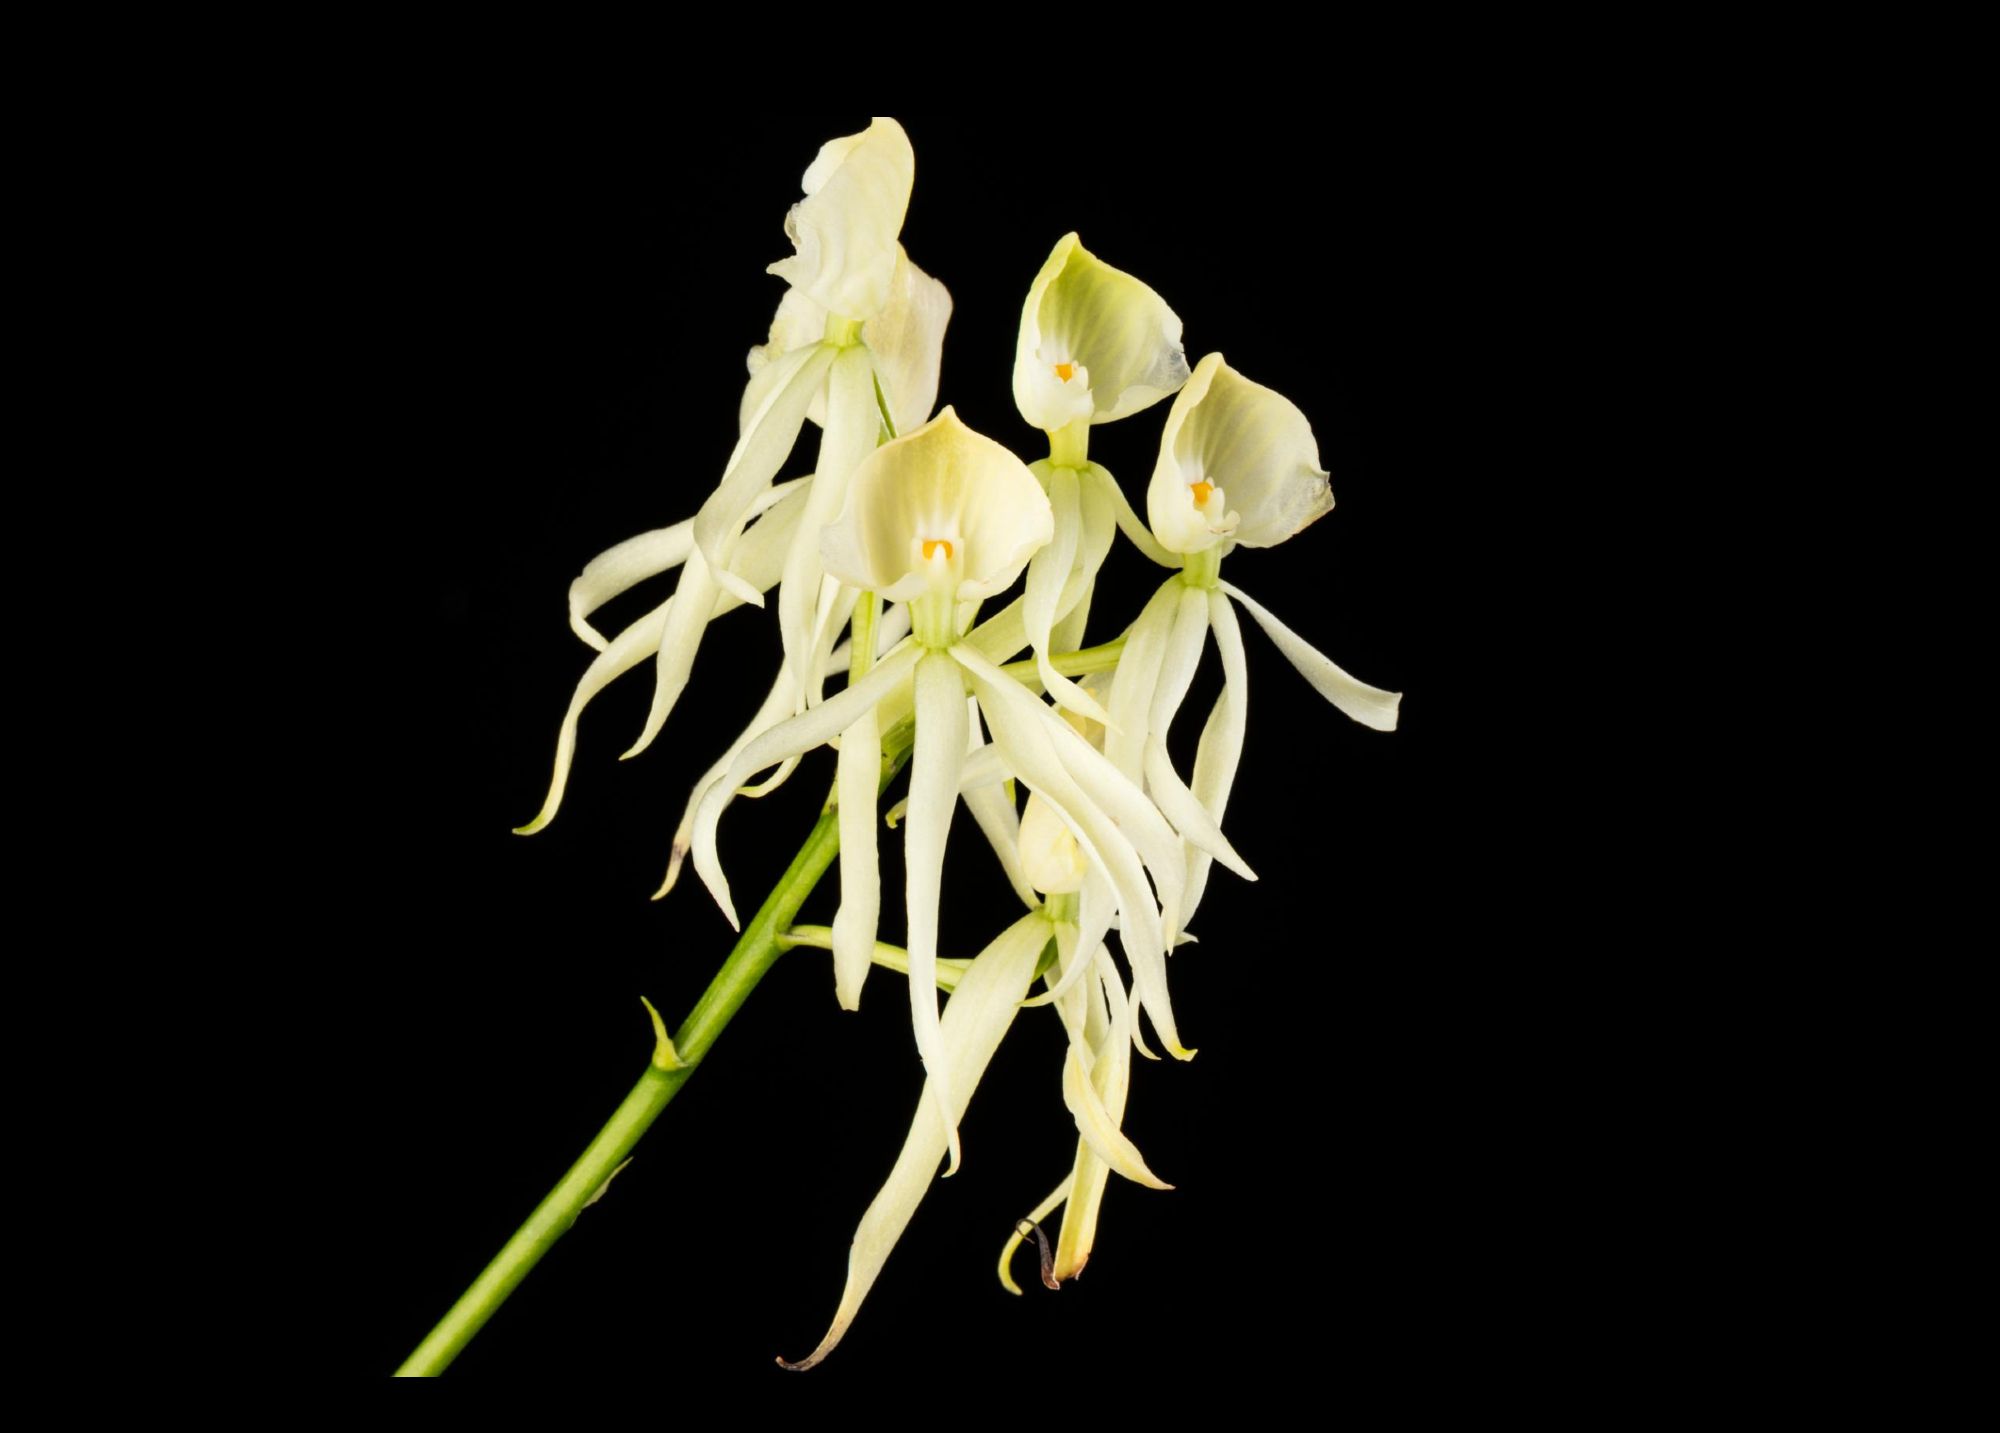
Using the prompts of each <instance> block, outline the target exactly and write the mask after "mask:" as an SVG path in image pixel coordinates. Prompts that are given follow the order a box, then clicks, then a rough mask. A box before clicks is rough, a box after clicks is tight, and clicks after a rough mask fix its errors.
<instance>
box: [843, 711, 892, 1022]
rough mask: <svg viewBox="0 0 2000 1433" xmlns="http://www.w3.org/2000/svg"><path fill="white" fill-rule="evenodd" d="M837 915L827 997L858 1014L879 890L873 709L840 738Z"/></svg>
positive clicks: (878, 776)
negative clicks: (838, 897)
mask: <svg viewBox="0 0 2000 1433" xmlns="http://www.w3.org/2000/svg"><path fill="white" fill-rule="evenodd" d="M837 780H838V782H839V792H840V910H839V911H838V913H836V914H835V916H834V918H833V993H834V998H835V999H836V1000H838V1001H839V1002H840V1008H841V1009H843V1010H859V1009H860V1008H861V982H862V981H864V980H865V979H867V978H868V962H869V961H870V960H871V959H873V958H874V954H875V928H876V923H877V921H878V920H879V919H880V917H881V914H882V885H881V879H880V874H879V872H878V870H877V868H876V861H875V793H876V790H877V788H878V787H879V786H880V785H881V781H882V734H881V732H880V731H879V730H878V729H877V728H876V725H875V708H873V707H870V708H868V709H867V710H866V711H864V712H862V713H861V715H860V716H858V717H856V718H855V719H854V722H853V724H852V725H850V726H849V727H848V728H847V730H846V731H845V732H843V733H842V734H841V738H840V763H839V768H838V777H837Z"/></svg>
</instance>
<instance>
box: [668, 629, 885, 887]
mask: <svg viewBox="0 0 2000 1433" xmlns="http://www.w3.org/2000/svg"><path fill="white" fill-rule="evenodd" d="M909 630H910V614H909V611H908V609H907V608H903V607H893V608H891V609H890V610H889V611H887V612H885V613H884V614H883V615H882V620H881V621H880V622H878V623H877V624H876V627H875V651H876V655H877V656H878V657H879V656H881V655H882V654H883V653H886V652H888V651H889V650H890V649H891V648H893V647H894V646H895V645H896V644H897V643H898V642H900V641H902V640H903V638H904V637H905V636H907V635H909ZM847 654H848V644H847V643H845V642H843V643H842V644H841V645H840V646H839V648H837V649H836V650H835V651H834V652H833V653H832V654H831V656H832V659H833V661H834V662H835V663H836V664H838V663H841V662H845V661H846V660H847ZM796 691H797V687H796V686H795V685H794V684H793V682H792V678H791V672H790V670H789V669H788V668H787V667H786V666H785V664H784V663H783V662H780V663H779V664H778V675H777V677H776V679H775V680H773V682H772V683H771V689H770V690H769V691H768V692H767V693H766V694H765V696H764V700H763V702H762V704H761V705H759V706H758V708H757V711H756V714H755V715H753V716H752V717H751V718H750V720H749V721H748V722H747V723H746V724H745V725H744V727H743V730H742V731H740V732H738V733H737V734H736V738H735V740H734V741H732V742H730V744H729V749H728V750H727V751H725V752H723V754H722V755H721V757H719V758H718V759H717V760H716V762H715V763H714V764H713V765H712V766H710V767H709V768H708V770H707V771H705V772H703V773H702V774H701V776H700V777H699V778H697V779H696V781H695V783H694V786H693V788H692V789H691V790H690V791H689V792H688V799H687V805H686V807H684V808H683V809H682V811H681V819H680V824H679V825H678V826H676V827H675V828H674V843H673V850H672V852H671V854H670V855H669V856H668V859H667V874H666V878H665V879H664V880H663V881H661V882H660V888H659V889H658V890H657V891H655V892H653V899H654V900H656V901H657V900H659V899H660V898H661V897H662V896H664V895H666V894H667V892H669V891H671V890H672V889H673V888H674V885H675V883H676V882H677V881H679V880H680V874H681V865H682V863H683V862H684V861H685V860H686V859H687V853H688V851H689V849H690V848H691V847H692V846H693V844H694V822H695V812H696V811H697V810H698V809H699V808H700V806H701V798H702V797H703V796H704V795H705V794H706V793H707V791H708V788H709V787H710V786H711V785H712V784H714V783H715V782H717V781H720V780H721V779H722V778H723V777H724V776H725V775H727V774H728V771H729V765H730V763H731V762H733V761H735V760H736V756H737V753H738V752H740V751H742V750H743V748H744V747H746V746H748V745H749V744H750V742H752V741H753V740H755V739H756V738H757V737H759V736H761V735H763V734H764V733H765V732H766V731H769V730H770V729H771V728H772V727H774V726H776V725H777V724H778V723H779V722H781V721H784V720H785V719H786V718H787V717H789V716H791V715H792V713H793V712H794V711H796V710H797V707H796V706H795V705H794V693H795V692H796ZM739 791H740V788H739Z"/></svg>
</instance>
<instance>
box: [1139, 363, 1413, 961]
mask: <svg viewBox="0 0 2000 1433" xmlns="http://www.w3.org/2000/svg"><path fill="white" fill-rule="evenodd" d="M1332 507H1333V492H1332V489H1331V487H1330V485H1329V483H1328V476H1327V472H1326V470H1325V469H1324V468H1322V467H1321V466H1320V463H1319V446H1318V444H1317V442H1316V441H1315V440H1314V438H1313V434H1312V427H1311V425H1310V424H1309V423H1308V422H1307V421H1306V418H1305V415H1304V414H1303V413H1301V412H1300V411H1299V410H1298V408H1297V407H1296V406H1295V405H1294V404H1293V403H1292V402H1291V401H1290V400H1289V399H1287V398H1284V397H1283V396H1281V395H1280V394H1278V393H1275V392H1273V391H1272V390H1271V389H1269V388H1266V387H1264V386H1263V385H1261V384H1258V383H1252V382H1251V381H1250V380H1248V379H1246V378H1244V377H1243V376H1242V375H1241V374H1239V373H1237V372H1236V371H1235V370H1234V369H1232V368H1230V367H1229V366H1228V365H1227V364H1225V363H1224V362H1223V358H1222V355H1221V354H1219V353H1211V354H1209V355H1208V356H1207V357H1205V358H1203V359H1202V360H1201V362H1200V363H1199V364H1197V365H1196V366H1195V370H1194V373H1193V375H1192V376H1191V377H1190V378H1189V379H1188V382H1187V385H1186V386H1185V387H1184V388H1182V389H1181V391H1180V394H1179V395H1178V396H1177V397H1176V398H1175V399H1174V406H1173V409H1172V411H1171V412H1169V413H1168V415H1167V424H1166V429H1165V432H1164V433H1163V434H1162V436H1161V440H1160V456H1159V462H1158V464H1157V465H1156V466H1155V468H1154V470H1153V480H1152V483H1151V484H1150V486H1149V487H1148V489H1147V493H1146V508H1147V514H1148V516H1149V518H1150V519H1151V522H1152V530H1153V534H1154V536H1155V537H1156V539H1157V545H1158V546H1159V547H1160V548H1161V549H1162V550H1164V551H1165V552H1167V553H1170V554H1173V555H1175V556H1177V557H1178V558H1179V559H1180V561H1181V563H1182V571H1181V573H1180V574H1178V575H1177V576H1176V577H1174V578H1172V579H1170V580H1169V581H1168V582H1167V583H1166V584H1165V585H1163V586H1162V587H1161V588H1160V589H1159V591H1158V592H1157V593H1155V594H1154V596H1153V599H1152V601H1151V602H1149V603H1148V604H1147V606H1146V609H1145V610H1144V611H1143V612H1142V613H1141V614H1140V616H1139V619H1138V621H1136V622H1135V623H1133V625H1132V627H1131V629H1130V630H1129V631H1128V633H1127V634H1126V638H1125V647H1124V650H1123V651H1122V652H1121V654H1120V657H1119V662H1118V670H1117V675H1116V676H1115V677H1114V678H1113V681H1112V689H1111V697H1110V701H1109V708H1110V715H1111V719H1112V723H1111V730H1110V733H1109V735H1108V737H1107V738H1106V743H1105V752H1106V754H1107V755H1108V756H1109V757H1110V758H1111V760H1112V762H1113V763H1114V764H1115V765H1116V766H1117V767H1118V768H1119V770H1121V771H1123V772H1125V773H1126V774H1127V775H1129V776H1132V777H1134V778H1140V777H1143V779H1144V780H1145V782H1146V787H1147V791H1148V793H1149V794H1150V795H1151V796H1152V797H1153V799H1154V800H1155V801H1157V802H1158V803H1159V806H1160V809H1161V810H1162V811H1163V812H1165V813H1166V816H1167V819H1168V820H1170V821H1172V822H1174V824H1175V825H1176V826H1177V827H1178V828H1179V829H1180V830H1181V832H1182V834H1183V835H1185V836H1187V837H1188V840H1189V844H1188V851H1187V859H1188V868H1187V878H1186V882H1185V887H1186V899H1185V901H1184V903H1183V905H1182V907H1181V909H1180V917H1181V925H1180V927H1179V929H1185V926H1186V923H1187V921H1188V919H1189V918H1191V917H1192V916H1193V914H1194V910H1195V907H1196V906H1197V905H1198V903H1199V902H1200V899H1201V895H1202V893H1203V891H1204V890H1205V888H1206V885H1207V879H1208V873H1209V869H1210V860H1211V858H1212V857H1213V858H1215V859H1220V860H1222V861H1223V862H1224V864H1226V865H1228V866H1230V868H1231V869H1233V870H1235V871H1236V872H1237V873H1238V874H1239V875H1242V876H1244V877H1245V878H1246V879H1255V877H1254V875H1252V874H1251V873H1250V871H1249V868H1248V867H1247V866H1245V865H1243V864H1242V862H1241V858H1240V857H1237V856H1236V855H1235V853H1234V851H1233V849H1231V848H1229V847H1228V845H1227V842H1226V841H1224V840H1222V839H1221V830H1220V826H1221V821H1222V815H1223V811H1224V808H1225V807H1226V806H1227V804H1228V800H1229V789H1230V786H1231V784H1232V783H1233V782H1234V780H1235V776H1236V767H1237V763H1238V761H1239V760H1240V758H1241V755H1242V750H1243V733H1244V721H1245V715H1246V711H1247V702H1248V693H1249V687H1248V664H1247V663H1246V661H1245V660H1244V654H1243V638H1242V633H1241V630H1240V629H1239V627H1238V626H1237V622H1236V614H1235V609H1234V606H1233V605H1232V599H1233V600H1234V603H1235V604H1240V605H1241V606H1242V607H1243V608H1244V610H1246V611H1248V612H1249V613H1250V615H1251V616H1252V617H1253V618H1254V619H1255V620H1256V621H1257V623H1258V625H1259V626H1261V627H1262V628H1263V629H1264V630H1265V632H1266V633H1268V634H1269V635H1270V637H1271V639H1272V641H1274V642H1275V643H1277V646H1278V650H1279V651H1281V652H1283V653H1284V654H1285V656H1286V658H1287V659H1288V660H1289V661H1290V662H1291V663H1292V665H1293V666H1295V667H1296V668H1298V670H1299V672H1300V673H1301V675H1303V676H1304V677H1305V678H1306V680H1307V681H1308V682H1310V683H1311V684H1312V686H1313V689H1314V690H1315V691H1317V692H1319V694H1320V695H1321V696H1323V697H1325V698H1326V699H1327V700H1328V701H1330V702H1332V703H1333V705H1334V706H1336V707H1338V708H1339V709H1340V710H1341V711H1343V712H1345V713H1346V714H1347V715H1348V716H1350V717H1352V718H1353V719H1354V720H1355V721H1358V722H1360V723H1361V724H1362V725H1363V726H1367V727H1371V728H1373V729H1374V730H1376V731H1393V730H1395V727H1396V719H1397V715H1398V711H1399V707H1400V703H1401V702H1402V695H1401V693H1398V692H1388V691H1383V690H1381V689H1380V688H1378V687H1372V686H1369V685H1368V684H1367V683H1365V682H1362V681H1358V680H1356V679H1355V678H1353V677H1351V676H1349V675H1348V674H1347V673H1346V672H1344V671H1342V670H1341V669H1340V668H1339V667H1337V666H1335V665H1334V664H1333V662H1332V661H1330V660H1329V659H1328V658H1327V657H1325V656H1324V655H1322V654H1321V653H1320V652H1318V651H1316V650H1315V649H1314V648H1313V647H1312V646H1311V645H1309V644H1308V643H1307V642H1306V641H1305V640H1304V639H1303V638H1301V637H1300V636H1298V635H1297V634H1296V633H1295V632H1293V631H1292V630H1291V629H1290V628H1288V627H1286V626H1285V625H1284V624H1283V623H1282V622H1280V621H1279V620H1278V619H1277V618H1276V617H1275V616H1273V615H1272V614H1271V613H1270V612H1269V611H1267V610H1265V608H1264V607H1262V606H1261V605H1260V604H1258V603H1257V602H1255V601H1253V600H1252V599H1251V598H1250V597H1248V596H1247V595H1246V594H1244V593H1243V592H1242V591H1241V590H1239V589H1238V588H1236V587H1233V586H1231V585H1230V584H1229V583H1227V582H1224V581H1222V579H1221V575H1220V574H1221V565H1222V558H1223V557H1224V556H1225V555H1226V554H1227V553H1229V552H1230V551H1232V550H1234V549H1235V548H1236V547H1238V546H1244V547H1271V546H1275V545H1276V544H1278V543H1280V542H1283V541H1285V540H1286V539H1287V538H1290V537H1292V536H1294V535H1296V534H1297V533H1298V532H1300V531H1301V530H1303V529H1304V528H1305V527H1306V526H1307V525H1309V524H1310V523H1312V522H1314V521H1316V520H1317V519H1319V518H1320V517H1323V516H1324V515H1325V514H1326V513H1327V512H1329V511H1331V509H1332ZM1211 631H1212V632H1214V634H1215V639H1216V648H1217V650H1218V652H1219V653H1220V654H1221V657H1222V668H1223V689H1222V694H1221V695H1220V696H1219V697H1218V698H1217V699H1216V704H1215V707H1214V709H1213V710H1212V711H1211V712H1210V714H1209V718H1208V722H1207V724H1206V725H1205V726H1204V728H1203V730H1202V736H1201V745H1200V747H1199V749H1198V751H1197V754H1196V757H1195V768H1194V783H1193V786H1192V787H1190V786H1189V785H1187V784H1186V783H1184V782H1182V781H1181V779H1180V777H1179V775H1178V773H1176V772H1175V771H1174V769H1173V765H1172V763H1171V762H1170V761H1169V760H1168V758H1167V749H1166V736H1167V730H1168V728H1169V727H1170V726H1171V725H1172V723H1173V720H1174V717H1175V715H1176V714H1177V713H1178V712H1179V710H1180V707H1181V704H1182V702H1183V701H1184V700H1185V699H1186V696H1187V691H1188V686H1189V684H1190V683H1191V682H1192V680H1193V677H1194V672H1195V668H1196V666H1197V665H1198V664H1199V663H1200V661H1201V654H1202V650H1203V648H1204V647H1205V646H1206V643H1207V637H1208V633H1209V632H1211ZM1176 934H1178V930H1177V931H1176Z"/></svg>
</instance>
